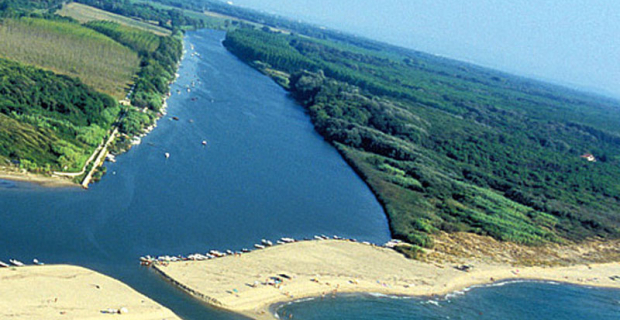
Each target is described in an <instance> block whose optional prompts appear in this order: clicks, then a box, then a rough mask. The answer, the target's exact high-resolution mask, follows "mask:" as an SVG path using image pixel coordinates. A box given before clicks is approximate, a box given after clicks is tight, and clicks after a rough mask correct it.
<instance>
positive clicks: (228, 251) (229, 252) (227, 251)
mask: <svg viewBox="0 0 620 320" xmlns="http://www.w3.org/2000/svg"><path fill="white" fill-rule="evenodd" d="M226 253H227V254H228V255H233V254H235V253H234V252H232V250H226Z"/></svg>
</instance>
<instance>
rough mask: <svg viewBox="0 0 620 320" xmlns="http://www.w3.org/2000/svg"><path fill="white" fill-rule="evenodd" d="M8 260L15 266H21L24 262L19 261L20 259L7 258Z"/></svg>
mask: <svg viewBox="0 0 620 320" xmlns="http://www.w3.org/2000/svg"><path fill="white" fill-rule="evenodd" d="M9 262H10V263H11V264H12V265H14V266H16V267H23V266H24V263H23V262H21V261H19V260H15V259H9Z"/></svg>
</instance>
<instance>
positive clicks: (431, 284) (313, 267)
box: [154, 240, 620, 319]
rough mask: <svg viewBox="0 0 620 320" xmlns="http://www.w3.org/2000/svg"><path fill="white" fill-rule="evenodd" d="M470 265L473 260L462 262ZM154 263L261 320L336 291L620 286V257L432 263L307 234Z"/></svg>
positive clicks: (197, 292) (192, 288)
mask: <svg viewBox="0 0 620 320" xmlns="http://www.w3.org/2000/svg"><path fill="white" fill-rule="evenodd" d="M463 265H467V266H472V267H471V268H469V270H468V271H462V270H459V268H457V267H462V266H463ZM154 267H155V268H156V270H157V271H159V272H160V273H161V274H162V275H163V276H164V277H165V278H167V279H168V280H171V281H172V282H173V283H175V284H176V285H178V286H179V287H181V288H182V289H183V290H185V291H186V292H188V293H190V294H192V295H194V296H196V297H197V298H199V299H201V300H203V301H204V302H206V303H209V304H211V305H213V306H216V307H219V308H223V309H227V310H230V311H234V312H238V313H241V314H244V315H246V316H249V317H252V318H257V319H271V318H272V317H273V316H272V314H271V312H270V309H269V308H270V306H271V305H274V304H277V303H282V302H287V301H295V300H298V299H302V298H307V297H330V296H331V295H333V294H335V293H356V292H360V293H361V292H375V293H383V294H391V295H408V296H429V295H441V294H446V293H449V292H453V291H457V290H460V289H463V288H466V287H470V286H472V285H479V284H487V283H492V282H495V281H500V280H509V279H537V280H550V281H558V282H567V283H574V284H582V285H590V286H603V287H611V288H619V289H620V263H618V262H614V263H605V264H592V265H573V266H568V267H514V266H512V265H511V264H508V263H497V262H485V261H483V260H478V259H472V260H464V261H462V262H461V263H459V264H454V263H437V262H433V263H426V262H420V261H416V260H409V259H406V258H405V257H403V256H402V255H401V254H399V253H397V252H396V251H394V250H392V249H388V248H384V247H378V246H374V245H368V244H361V243H354V242H349V241H343V240H323V241H301V242H296V243H292V244H285V245H279V246H274V247H268V248H266V249H263V250H256V251H253V252H251V253H246V254H242V255H235V256H227V257H223V258H218V259H211V260H207V261H183V262H175V263H170V264H168V265H166V266H164V265H156V266H154ZM461 269H462V268H461ZM616 276H619V277H618V278H615V277H616ZM610 277H612V278H613V279H612V278H610ZM614 279H615V280H614Z"/></svg>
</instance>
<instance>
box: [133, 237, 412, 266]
mask: <svg viewBox="0 0 620 320" xmlns="http://www.w3.org/2000/svg"><path fill="white" fill-rule="evenodd" d="M328 239H334V240H342V241H350V242H357V240H356V239H348V238H343V237H339V236H336V235H335V236H333V237H328V236H326V235H323V234H322V235H316V236H314V240H328ZM310 240H313V239H309V238H305V239H303V240H296V239H294V238H289V237H283V238H280V239H279V240H277V241H276V242H275V244H274V243H273V242H272V241H270V240H267V239H261V242H260V243H256V244H254V248H255V249H259V250H261V249H265V248H267V247H271V246H274V245H278V244H287V243H293V242H298V241H310ZM361 243H363V244H367V245H374V244H371V243H370V242H367V241H364V242H361ZM398 243H400V240H394V239H392V240H390V242H388V243H386V244H385V245H383V246H385V247H389V248H392V247H393V246H394V245H396V244H398ZM250 251H252V250H251V249H248V248H243V249H241V251H232V250H226V251H224V252H220V251H218V250H210V251H209V252H206V253H204V254H202V253H192V254H190V255H187V256H183V255H178V256H169V255H162V256H157V257H152V256H150V255H147V256H144V257H140V264H142V265H144V266H150V265H152V264H164V265H165V264H168V263H170V262H178V261H203V260H209V259H216V258H221V257H225V256H238V255H241V254H243V253H248V252H250Z"/></svg>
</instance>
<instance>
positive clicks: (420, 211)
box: [224, 28, 620, 247]
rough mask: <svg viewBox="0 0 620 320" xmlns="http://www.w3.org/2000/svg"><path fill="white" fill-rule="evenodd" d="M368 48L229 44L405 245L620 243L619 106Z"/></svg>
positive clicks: (262, 38)
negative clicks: (444, 241) (302, 113)
mask: <svg viewBox="0 0 620 320" xmlns="http://www.w3.org/2000/svg"><path fill="white" fill-rule="evenodd" d="M360 41H362V40H359V39H357V40H356V41H355V42H347V41H327V40H324V39H312V38H309V37H301V36H297V35H295V34H289V35H286V34H281V33H274V32H269V31H267V30H254V29H247V28H246V29H239V30H236V31H233V32H229V33H228V34H227V37H226V40H225V41H224V44H225V46H226V47H227V48H228V49H229V50H230V51H231V52H233V53H234V54H235V55H237V56H238V57H239V58H240V59H242V60H244V61H246V62H248V63H250V64H252V65H254V66H256V67H257V68H258V69H260V70H261V71H263V72H265V73H266V74H269V75H271V76H272V77H274V79H275V80H276V81H278V83H280V84H282V85H283V86H285V87H287V88H288V89H289V90H290V91H291V93H292V95H293V96H294V97H295V98H296V99H297V100H298V101H299V102H300V103H301V104H302V105H304V106H305V107H306V108H307V110H308V113H309V114H310V116H311V119H312V122H313V123H314V125H315V128H316V129H317V131H318V132H320V133H321V134H322V135H323V137H324V138H325V139H326V140H327V141H329V142H331V143H332V144H334V145H335V146H336V147H337V148H338V149H339V150H340V152H341V153H342V154H343V156H344V157H345V158H346V160H347V161H348V162H349V163H350V164H351V165H352V166H353V167H354V168H355V169H356V170H357V171H358V173H359V174H360V175H361V176H362V177H363V178H364V179H365V181H366V182H367V183H368V184H369V186H370V187H371V188H372V190H373V191H374V192H375V194H376V195H377V197H378V198H379V200H380V201H381V202H382V203H383V205H384V207H385V209H386V212H387V214H388V217H389V220H390V226H391V229H392V232H393V234H394V235H395V236H396V237H399V238H402V239H405V240H407V241H409V242H411V243H414V244H418V245H421V246H426V247H429V246H432V237H429V236H428V235H429V234H433V233H434V232H437V231H438V230H444V231H448V232H452V231H467V232H475V233H478V234H483V235H490V236H493V237H495V238H497V239H501V240H509V241H514V242H518V243H525V244H539V243H543V242H547V241H554V242H563V241H564V239H570V240H581V239H584V238H587V237H594V236H598V237H603V238H607V237H618V236H620V232H619V230H620V229H619V226H620V215H619V214H618V212H620V210H619V209H620V185H618V183H617V181H620V169H619V165H620V153H619V152H618V150H619V147H620V130H619V129H620V128H619V127H618V126H617V124H618V123H620V104H618V102H616V101H612V100H609V99H606V98H601V97H596V96H592V95H588V94H583V93H578V92H575V91H572V90H569V89H565V88H560V87H556V86H552V85H548V84H544V83H539V82H535V81H531V80H527V79H522V78H518V77H514V76H510V75H506V74H503V73H500V72H496V71H492V70H488V69H484V68H481V67H477V66H473V65H470V64H466V63H461V62H456V61H452V60H448V59H443V58H438V57H434V56H430V55H426V54H423V53H419V52H415V51H408V50H406V49H393V47H390V46H387V45H386V46H383V47H381V46H377V45H376V44H375V43H374V42H369V43H368V45H363V46H360V45H358V42H360ZM283 74H284V75H287V74H288V75H289V76H282V75H283ZM586 154H592V155H593V157H594V158H595V159H596V161H588V160H587V159H586V158H585V157H584V156H585V155H586ZM590 160H593V159H590Z"/></svg>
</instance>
